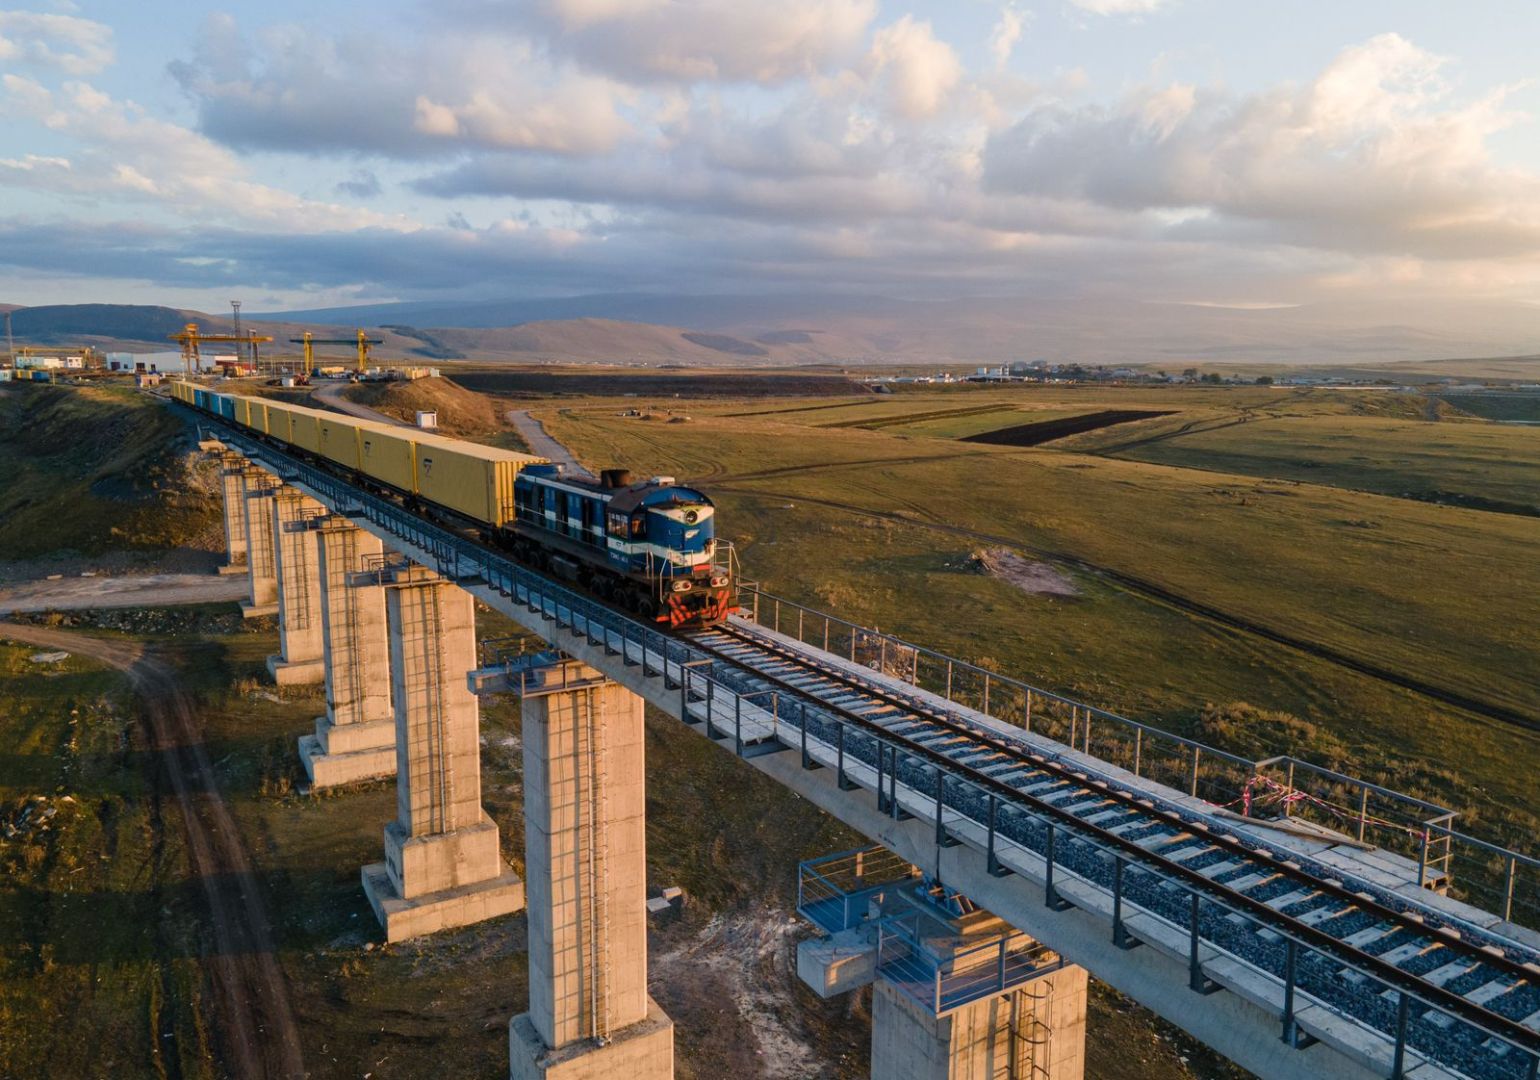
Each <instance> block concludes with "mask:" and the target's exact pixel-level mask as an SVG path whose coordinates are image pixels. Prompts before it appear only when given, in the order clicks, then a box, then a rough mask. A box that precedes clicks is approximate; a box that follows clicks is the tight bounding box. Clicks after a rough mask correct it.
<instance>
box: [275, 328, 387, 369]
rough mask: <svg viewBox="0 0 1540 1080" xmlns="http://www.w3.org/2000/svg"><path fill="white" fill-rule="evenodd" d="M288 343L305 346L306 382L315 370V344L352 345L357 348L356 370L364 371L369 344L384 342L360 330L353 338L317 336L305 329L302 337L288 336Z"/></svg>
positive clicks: (367, 362)
mask: <svg viewBox="0 0 1540 1080" xmlns="http://www.w3.org/2000/svg"><path fill="white" fill-rule="evenodd" d="M289 343H290V344H292V345H303V346H304V347H305V371H304V379H305V381H306V382H309V381H310V375H311V372H313V371H314V370H315V346H317V345H352V346H354V347H355V348H357V349H358V370H359V371H366V370H368V367H369V346H371V345H382V344H384V342H383V341H382V340H381V339H380V338H372V337H369V336H368V335H367V334H365V333H364V332H363V331H362V330H360V331H359V332H358V336H357V338H356V339H355V338H318V337H316V336H315V335H314V334H312V333H311V332H310V331H308V330H306V331H305V336H304V337H297V338H290V339H289Z"/></svg>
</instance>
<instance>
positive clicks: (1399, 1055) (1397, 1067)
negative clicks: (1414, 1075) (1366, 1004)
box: [1390, 990, 1412, 1080]
mask: <svg viewBox="0 0 1540 1080" xmlns="http://www.w3.org/2000/svg"><path fill="white" fill-rule="evenodd" d="M1411 1015H1412V999H1411V998H1410V997H1408V996H1407V994H1406V991H1405V990H1403V991H1401V997H1400V1000H1399V1001H1398V1002H1397V1003H1396V1052H1395V1056H1394V1057H1392V1058H1391V1059H1390V1080H1401V1078H1402V1077H1403V1076H1405V1075H1406V1022H1407V1020H1408V1019H1410V1017H1411Z"/></svg>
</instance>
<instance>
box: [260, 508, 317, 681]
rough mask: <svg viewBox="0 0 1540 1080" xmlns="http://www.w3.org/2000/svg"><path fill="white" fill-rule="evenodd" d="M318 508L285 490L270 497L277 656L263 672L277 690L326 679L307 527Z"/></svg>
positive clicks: (313, 549)
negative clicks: (276, 582) (275, 582)
mask: <svg viewBox="0 0 1540 1080" xmlns="http://www.w3.org/2000/svg"><path fill="white" fill-rule="evenodd" d="M325 513H326V511H325V509H324V508H323V507H322V506H321V504H320V503H318V502H316V501H315V500H314V499H312V498H310V497H309V496H308V495H305V494H302V493H301V492H298V491H296V490H294V489H293V488H291V487H282V488H279V489H278V491H277V493H276V494H275V495H274V496H273V552H274V556H275V557H274V560H273V561H274V565H275V566H276V567H277V572H278V649H279V651H278V653H277V655H274V656H269V657H268V658H267V670H268V672H269V673H270V674H271V675H272V676H273V679H274V681H276V682H277V683H278V685H279V686H303V685H307V684H310V683H318V682H320V681H321V680H322V679H324V678H325V677H326V667H325V664H324V663H323V660H322V651H323V650H322V635H321V575H320V567H319V565H318V560H317V555H316V542H315V536H314V535H313V534H312V532H311V531H310V526H311V524H312V522H314V521H315V520H316V519H318V518H319V517H321V516H322V515H323V514H325Z"/></svg>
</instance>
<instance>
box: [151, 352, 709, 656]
mask: <svg viewBox="0 0 1540 1080" xmlns="http://www.w3.org/2000/svg"><path fill="white" fill-rule="evenodd" d="M171 396H172V398H173V400H175V401H178V402H181V403H182V404H184V405H187V406H189V407H191V408H193V409H196V410H198V411H200V412H204V413H207V414H209V415H210V416H213V417H216V418H218V419H220V420H222V421H223V422H225V423H226V424H229V425H231V426H232V427H235V428H239V429H243V430H244V431H246V432H247V433H249V434H250V435H252V436H253V437H254V438H257V439H259V440H262V441H264V442H269V443H273V444H275V445H277V446H279V447H281V448H282V449H283V450H285V451H286V452H288V453H290V454H293V455H295V456H297V457H301V458H305V459H307V460H309V461H313V462H315V463H316V464H318V465H320V466H322V467H324V468H326V469H328V470H330V471H332V472H334V473H337V474H339V475H341V476H343V477H345V478H346V479H348V480H349V481H351V482H353V483H355V484H358V485H359V486H361V487H364V488H366V489H369V490H372V491H375V492H378V493H380V494H384V495H388V496H390V497H392V498H395V499H398V500H400V501H401V503H402V505H403V506H406V507H407V508H408V509H411V510H413V511H415V512H419V513H423V514H425V515H427V516H429V517H431V518H434V519H436V520H439V521H440V522H441V523H443V524H446V525H449V526H452V527H455V528H460V529H468V530H473V531H474V532H475V533H476V534H477V536H478V538H479V539H481V540H482V541H484V542H485V543H488V544H492V545H494V546H496V547H499V548H502V549H504V550H506V551H509V552H510V553H512V554H513V555H514V557H516V558H517V559H519V560H520V561H522V562H524V563H527V564H528V565H530V566H532V567H534V568H536V569H538V570H541V571H543V572H545V573H549V574H551V575H553V576H555V577H559V578H562V579H564V580H566V581H569V582H572V583H573V584H575V585H577V586H579V587H581V588H583V589H584V590H585V591H587V592H589V593H591V594H593V595H594V596H596V597H598V598H599V599H601V600H603V601H605V602H607V603H610V604H613V605H615V606H617V607H620V608H623V609H625V610H627V611H631V612H634V613H636V614H639V615H642V616H644V617H645V618H648V619H652V620H654V621H656V622H659V623H663V624H665V625H667V626H668V627H669V628H670V629H683V628H686V627H696V626H711V625H714V624H716V623H720V622H721V621H723V620H724V619H726V618H727V616H728V614H729V613H730V612H731V611H732V610H733V608H734V582H733V575H732V571H731V568H730V565H727V563H730V559H728V560H726V563H719V562H718V558H717V557H718V554H719V551H718V543H717V540H716V538H715V515H714V509H715V508H714V507H713V505H712V502H711V500H710V499H709V498H707V497H706V496H705V495H704V494H702V493H701V492H699V491H697V490H695V489H694V488H690V487H685V486H683V485H681V484H678V483H676V482H675V480H674V478H673V477H671V476H655V477H652V478H651V479H648V480H643V481H639V482H638V481H634V480H633V479H632V477H631V474H630V473H628V472H626V471H624V470H621V469H606V470H604V472H603V473H602V474H601V477H600V479H599V480H598V481H597V482H590V481H586V480H577V479H574V478H571V477H568V476H566V475H564V474H563V471H562V467H561V466H560V465H554V464H552V463H550V462H548V461H546V460H545V459H544V458H538V457H531V456H530V455H528V454H517V453H514V452H512V451H510V450H498V449H495V448H493V447H490V446H479V445H477V444H475V443H467V442H462V441H460V440H458V439H450V438H446V437H444V436H442V435H435V434H433V433H432V432H426V431H419V430H417V429H416V428H409V427H401V426H397V425H394V424H382V423H376V422H374V421H371V420H361V419H358V418H356V417H352V416H344V415H342V414H340V413H334V412H325V411H323V410H320V409H311V408H307V407H305V406H303V405H291V404H289V403H288V402H284V401H278V400H275V399H272V398H255V397H245V396H243V395H240V394H228V393H219V392H216V391H214V390H210V389H208V388H207V387H204V386H199V385H198V384H196V383H191V382H175V383H172V384H171ZM724 547H725V545H724Z"/></svg>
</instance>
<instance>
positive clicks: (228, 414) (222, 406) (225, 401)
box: [214, 394, 235, 420]
mask: <svg viewBox="0 0 1540 1080" xmlns="http://www.w3.org/2000/svg"><path fill="white" fill-rule="evenodd" d="M214 397H215V398H216V399H217V400H218V401H219V415H220V416H223V417H224V418H225V419H226V420H234V419H235V399H234V398H233V397H231V396H230V395H228V394H215V395H214Z"/></svg>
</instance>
